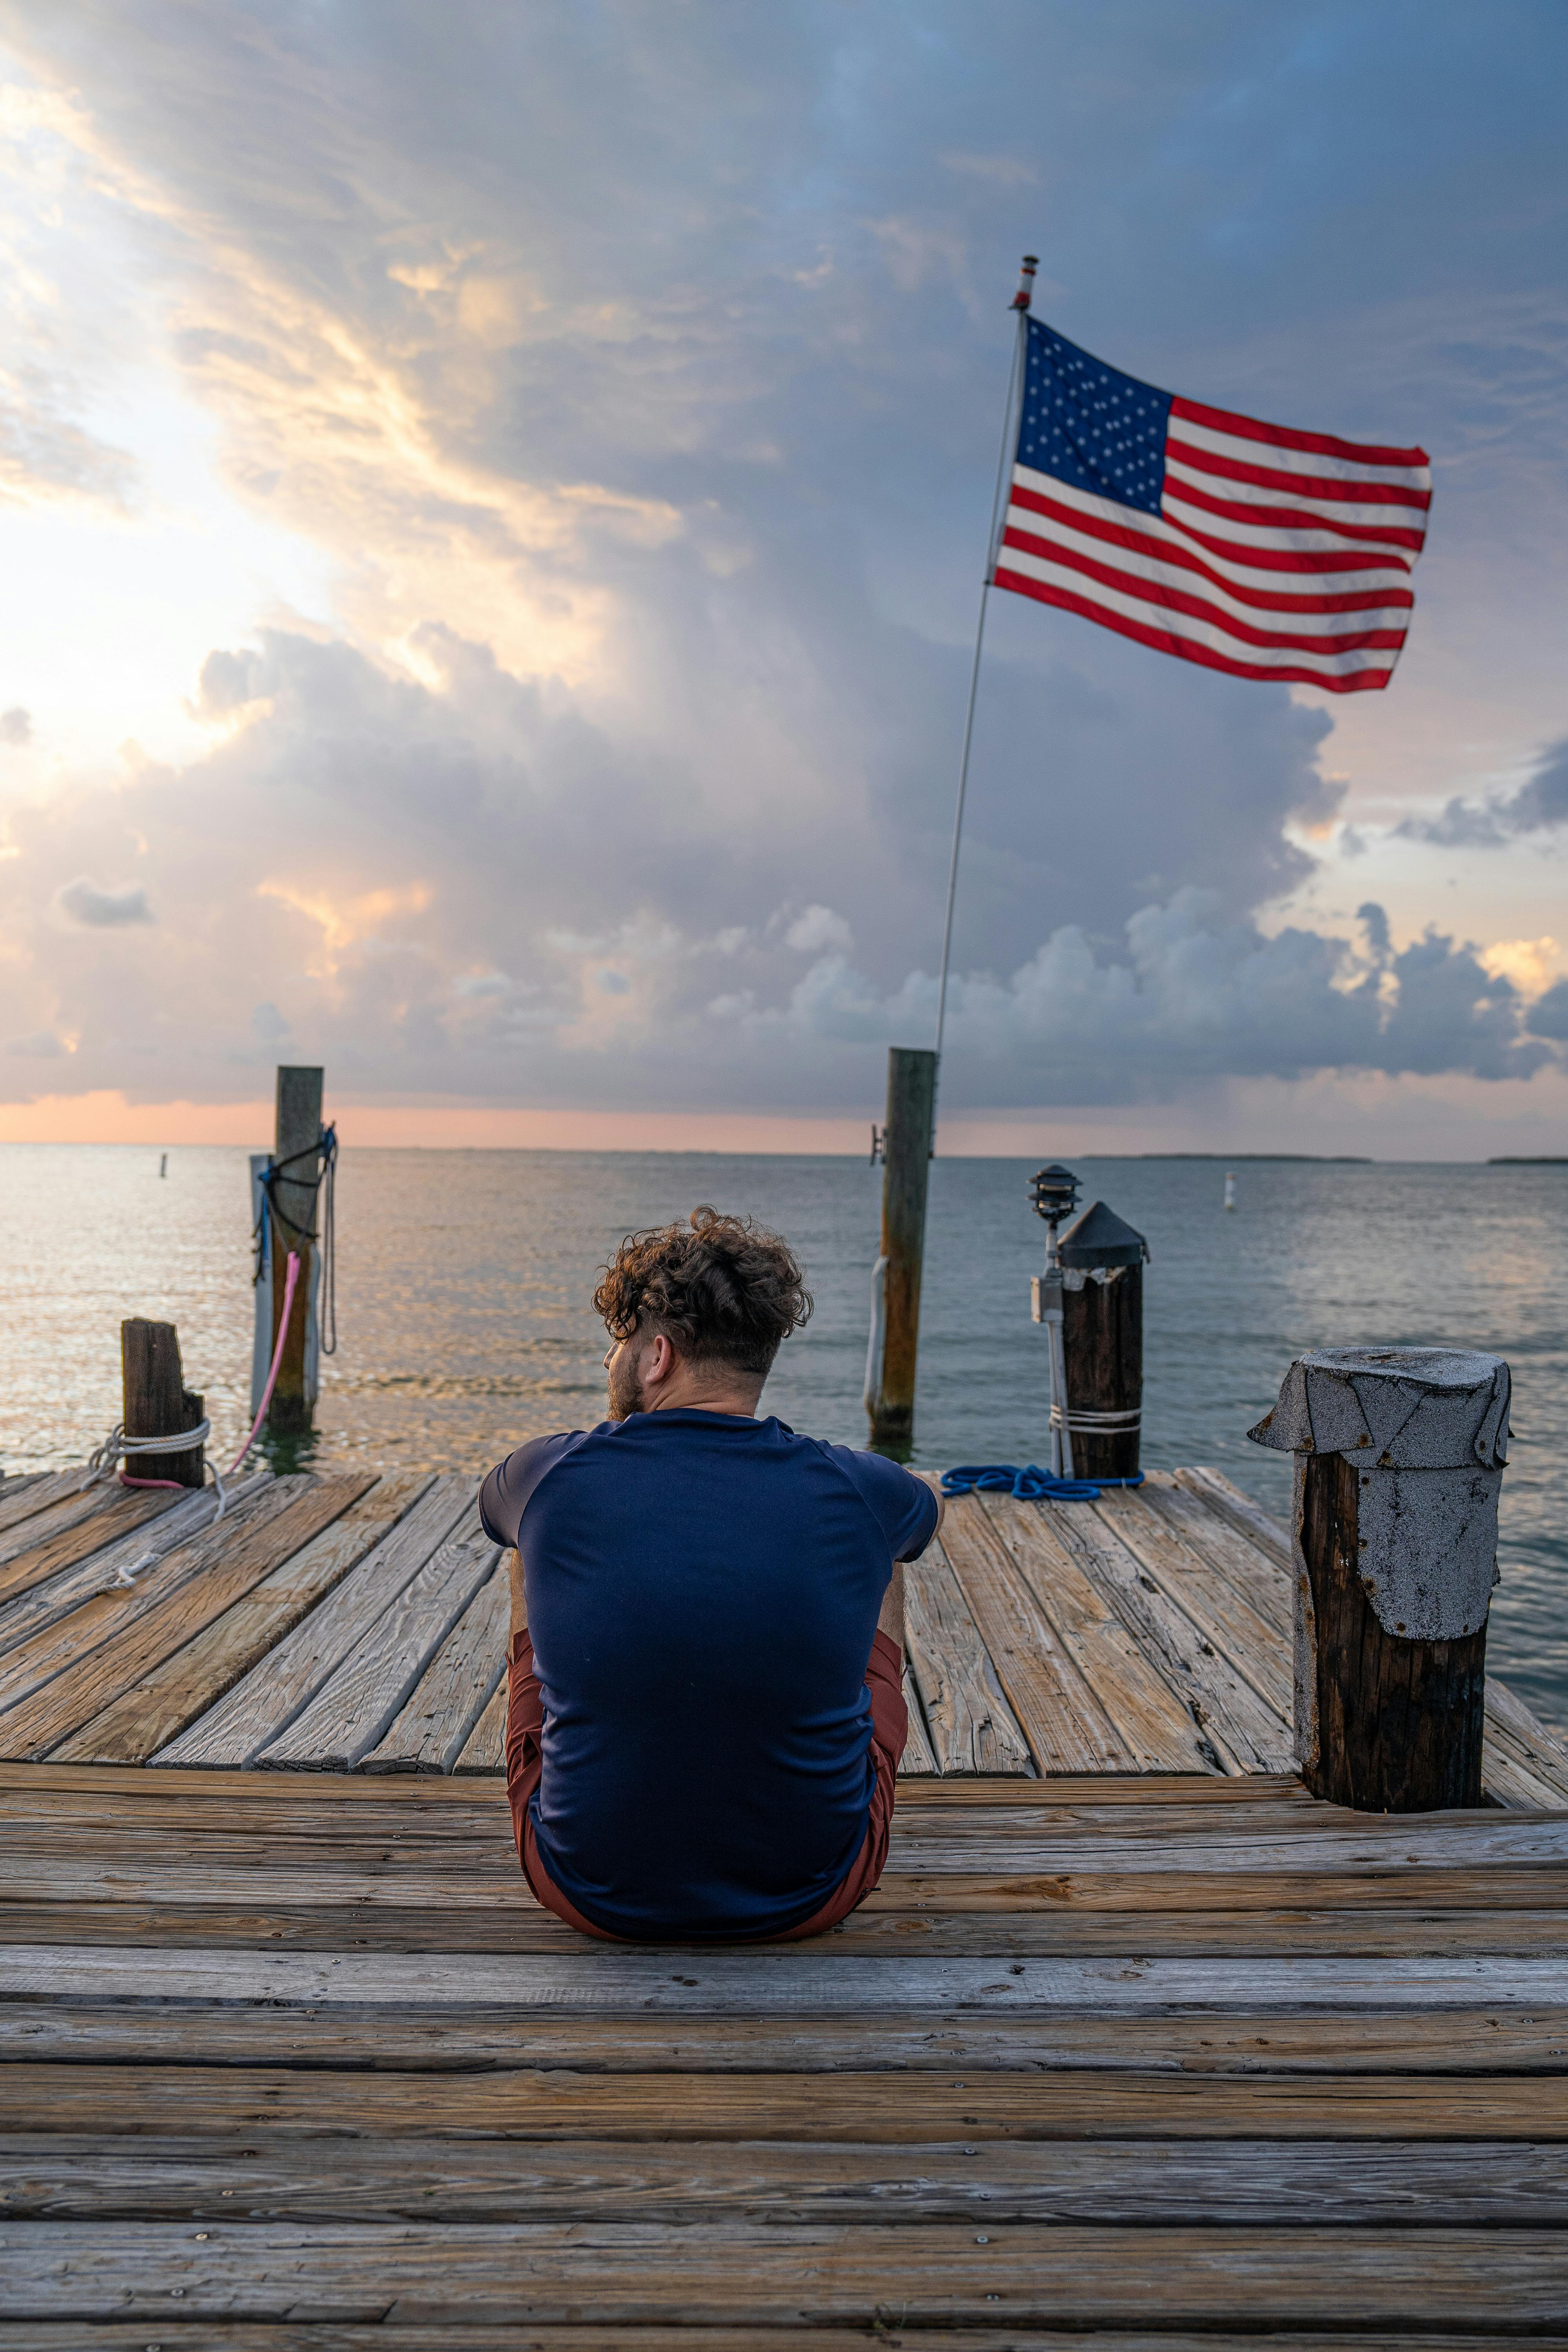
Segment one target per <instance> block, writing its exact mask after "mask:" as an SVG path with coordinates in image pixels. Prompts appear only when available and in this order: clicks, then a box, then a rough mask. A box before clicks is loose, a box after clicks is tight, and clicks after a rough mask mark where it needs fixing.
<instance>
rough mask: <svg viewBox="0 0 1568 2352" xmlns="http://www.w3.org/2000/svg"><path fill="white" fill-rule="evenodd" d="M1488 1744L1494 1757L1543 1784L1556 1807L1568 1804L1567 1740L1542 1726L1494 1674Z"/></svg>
mask: <svg viewBox="0 0 1568 2352" xmlns="http://www.w3.org/2000/svg"><path fill="white" fill-rule="evenodd" d="M1487 1741H1488V1745H1489V1748H1490V1749H1491V1750H1492V1752H1493V1753H1494V1754H1496V1755H1498V1756H1500V1757H1501V1756H1506V1757H1507V1758H1508V1759H1509V1760H1510V1763H1511V1764H1512V1765H1513V1766H1514V1767H1516V1768H1519V1769H1524V1770H1526V1771H1528V1772H1529V1773H1530V1775H1531V1779H1532V1780H1538V1781H1542V1782H1544V1783H1545V1785H1546V1786H1547V1787H1548V1788H1549V1789H1550V1790H1552V1799H1551V1801H1552V1803H1553V1804H1557V1805H1565V1804H1568V1739H1564V1738H1563V1735H1562V1734H1561V1733H1560V1732H1557V1731H1553V1730H1552V1727H1551V1725H1550V1724H1545V1723H1542V1720H1541V1718H1540V1717H1539V1716H1537V1715H1535V1714H1534V1713H1532V1711H1531V1709H1530V1708H1529V1707H1528V1706H1525V1704H1524V1701H1523V1700H1522V1699H1521V1698H1518V1697H1516V1696H1515V1695H1514V1693H1513V1692H1512V1691H1511V1690H1510V1689H1509V1687H1508V1685H1507V1684H1506V1683H1501V1682H1500V1681H1499V1680H1498V1678H1497V1676H1496V1675H1488V1676H1487Z"/></svg>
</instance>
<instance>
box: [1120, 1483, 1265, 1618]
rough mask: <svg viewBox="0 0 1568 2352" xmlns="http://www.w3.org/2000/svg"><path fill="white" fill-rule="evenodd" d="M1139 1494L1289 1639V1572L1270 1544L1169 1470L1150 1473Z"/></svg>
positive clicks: (1260, 1614)
mask: <svg viewBox="0 0 1568 2352" xmlns="http://www.w3.org/2000/svg"><path fill="white" fill-rule="evenodd" d="M1140 1491H1141V1492H1142V1496H1143V1499H1144V1500H1145V1501H1146V1502H1147V1503H1148V1505H1149V1507H1150V1508H1151V1510H1152V1511H1153V1512H1155V1513H1156V1514H1157V1516H1158V1517H1161V1518H1162V1519H1163V1520H1164V1522H1165V1524H1166V1525H1167V1527H1170V1528H1174V1530H1175V1531H1176V1533H1177V1534H1178V1535H1179V1536H1180V1537H1181V1538H1183V1540H1184V1542H1185V1543H1186V1544H1187V1545H1188V1546H1189V1548H1190V1549H1192V1550H1194V1551H1195V1552H1197V1553H1199V1554H1200V1555H1201V1556H1202V1558H1203V1559H1205V1560H1206V1561H1207V1562H1208V1564H1209V1565H1210V1567H1211V1568H1212V1569H1214V1570H1215V1573H1216V1574H1218V1575H1219V1576H1222V1577H1223V1578H1224V1579H1225V1580H1226V1582H1227V1583H1228V1584H1229V1585H1230V1586H1231V1587H1232V1589H1233V1590H1234V1591H1237V1593H1239V1594H1240V1596H1241V1598H1242V1599H1243V1600H1244V1601H1246V1602H1247V1605H1248V1607H1249V1608H1252V1609H1255V1610H1256V1611H1257V1612H1258V1616H1259V1617H1261V1618H1262V1619H1263V1621H1264V1622H1265V1624H1268V1625H1272V1626H1274V1627H1275V1628H1276V1629H1277V1630H1278V1631H1279V1633H1283V1634H1284V1635H1285V1636H1286V1637H1287V1639H1288V1638H1289V1632H1290V1575H1291V1571H1290V1570H1289V1569H1282V1568H1281V1565H1280V1562H1279V1557H1278V1555H1277V1553H1276V1551H1275V1549H1274V1547H1273V1545H1272V1544H1266V1543H1265V1542H1264V1541H1263V1540H1262V1538H1261V1537H1260V1535H1258V1533H1255V1532H1254V1531H1253V1530H1252V1529H1250V1528H1244V1527H1242V1526H1239V1525H1237V1521H1236V1519H1234V1518H1233V1517H1230V1516H1229V1515H1228V1514H1227V1513H1226V1512H1225V1511H1223V1510H1219V1509H1216V1508H1215V1501H1214V1500H1213V1499H1212V1498H1211V1497H1209V1496H1205V1495H1198V1494H1194V1492H1193V1491H1192V1489H1191V1488H1190V1487H1187V1486H1183V1485H1182V1484H1181V1483H1180V1482H1179V1481H1178V1479H1177V1478H1176V1477H1175V1475H1174V1474H1173V1472H1171V1471H1169V1470H1158V1471H1152V1472H1151V1473H1150V1475H1149V1477H1148V1478H1147V1480H1146V1481H1145V1483H1144V1485H1143V1486H1142V1489H1141V1490H1140Z"/></svg>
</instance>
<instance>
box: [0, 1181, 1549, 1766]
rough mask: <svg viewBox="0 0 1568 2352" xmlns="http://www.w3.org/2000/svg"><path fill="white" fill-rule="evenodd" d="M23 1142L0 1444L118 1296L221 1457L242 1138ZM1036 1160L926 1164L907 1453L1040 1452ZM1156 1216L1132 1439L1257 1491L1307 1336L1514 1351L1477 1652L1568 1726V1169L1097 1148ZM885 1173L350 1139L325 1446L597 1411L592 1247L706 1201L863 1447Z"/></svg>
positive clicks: (484, 1458)
mask: <svg viewBox="0 0 1568 2352" xmlns="http://www.w3.org/2000/svg"><path fill="white" fill-rule="evenodd" d="M158 1160H159V1154H158V1152H157V1151H155V1150H151V1151H149V1150H140V1149H137V1148H130V1147H127V1148H120V1147H103V1148H98V1149H91V1148H82V1147H75V1146H58V1147H55V1146H46V1145H37V1146H26V1145H14V1146H8V1147H5V1149H4V1150H0V1181H3V1183H4V1187H5V1236H6V1239H5V1251H6V1255H7V1260H8V1263H7V1265H6V1272H5V1314H6V1330H5V1347H4V1350H3V1355H0V1460H3V1461H4V1464H5V1467H6V1468H7V1469H9V1470H16V1469H19V1468H26V1467H37V1466H40V1465H47V1464H60V1463H65V1462H70V1461H79V1460H80V1459H81V1457H82V1456H83V1454H85V1453H86V1452H87V1450H88V1449H89V1446H90V1445H92V1444H94V1443H96V1441H97V1440H98V1439H99V1438H100V1437H101V1436H102V1435H103V1433H104V1432H105V1431H106V1430H107V1429H108V1428H109V1427H110V1424H111V1423H112V1422H113V1421H114V1420H115V1419H116V1418H117V1416H118V1412H119V1408H120V1395H119V1340H118V1326H119V1322H120V1319H121V1317H122V1316H124V1315H130V1314H144V1315H153V1316H159V1317H163V1318H168V1319H170V1320H172V1321H174V1322H176V1323H177V1324H178V1325H179V1328H180V1340H181V1347H182V1349H183V1353H184V1364H185V1376H186V1379H187V1381H188V1382H189V1383H190V1384H191V1386H193V1387H195V1388H198V1389H202V1390H204V1391H205V1395H206V1399H207V1409H208V1411H209V1412H210V1413H211V1414H212V1416H213V1420H214V1422H215V1424H216V1430H217V1433H218V1435H219V1437H220V1439H221V1440H222V1441H223V1444H224V1448H225V1452H224V1454H223V1458H225V1459H226V1458H227V1454H228V1453H229V1452H232V1450H233V1448H234V1447H235V1446H237V1444H238V1443H239V1442H240V1439H241V1437H242V1436H243V1434H244V1431H245V1428H246V1425H247V1420H248V1413H247V1403H248V1395H249V1378H250V1318H251V1294H250V1282H249V1265H250V1255H249V1234H248V1224H249V1218H248V1213H247V1173H246V1171H247V1161H246V1155H245V1154H244V1153H243V1152H240V1151H231V1150H210V1151H195V1150H192V1151H173V1152H171V1153H170V1155H169V1173H168V1178H167V1180H166V1181H159V1177H158ZM1032 1164H1033V1163H1032V1162H1028V1161H1025V1160H939V1161H937V1162H936V1163H935V1165H934V1166H933V1168H932V1171H931V1226H930V1233H929V1237H928V1243H927V1259H926V1287H925V1300H924V1307H923V1313H922V1323H921V1387H920V1403H919V1425H918V1430H917V1440H918V1443H917V1451H916V1459H917V1461H918V1462H919V1463H921V1464H922V1465H936V1466H941V1465H945V1464H949V1463H952V1462H958V1461H964V1462H976V1461H992V1462H996V1461H1005V1462H1026V1461H1033V1460H1038V1459H1040V1458H1041V1457H1042V1456H1043V1454H1044V1453H1045V1450H1046V1434H1045V1407H1046V1399H1045V1364H1044V1349H1043V1345H1042V1334H1041V1333H1040V1332H1039V1331H1038V1329H1037V1328H1036V1327H1035V1326H1034V1325H1033V1324H1032V1323H1031V1322H1030V1320H1029V1280H1028V1278H1029V1276H1030V1275H1031V1273H1033V1272H1035V1271H1037V1268H1038V1265H1039V1263H1040V1258H1041V1253H1042V1244H1043V1229H1042V1227H1041V1226H1040V1225H1039V1223H1038V1222H1037V1220H1036V1219H1035V1217H1034V1216H1032V1215H1031V1213H1030V1212H1029V1209H1028V1206H1027V1203H1026V1198H1025V1183H1026V1178H1027V1176H1028V1173H1029V1171H1030V1167H1031V1166H1032ZM1075 1164H1076V1166H1077V1169H1078V1172H1079V1176H1080V1177H1081V1178H1082V1180H1083V1185H1084V1198H1085V1200H1086V1201H1089V1200H1092V1199H1094V1198H1095V1197H1096V1196H1097V1195H1098V1196H1100V1197H1102V1198H1104V1199H1105V1200H1107V1201H1109V1202H1110V1205H1111V1206H1112V1207H1113V1208H1114V1209H1115V1210H1117V1211H1118V1213H1120V1214H1121V1215H1122V1216H1124V1217H1126V1218H1127V1219H1128V1220H1129V1221H1130V1223H1132V1224H1134V1225H1136V1226H1137V1227H1138V1228H1139V1230H1140V1231H1141V1232H1142V1233H1143V1234H1146V1236H1147V1237H1148V1240H1149V1243H1150V1246H1151V1248H1152V1252H1153V1262H1152V1265H1150V1267H1149V1269H1148V1271H1147V1274H1146V1276H1145V1294H1144V1295H1145V1301H1146V1308H1145V1312H1146V1317H1147V1328H1146V1338H1145V1370H1146V1381H1147V1385H1146V1389H1145V1399H1144V1423H1145V1432H1146V1435H1145V1446H1144V1460H1145V1462H1146V1463H1148V1464H1150V1465H1175V1464H1178V1463H1184V1462H1213V1463H1216V1464H1218V1465H1220V1467H1221V1468H1223V1469H1224V1470H1225V1471H1226V1473H1227V1474H1228V1475H1230V1476H1231V1477H1233V1478H1235V1479H1237V1481H1238V1482H1239V1483H1240V1484H1242V1485H1243V1486H1247V1488H1248V1489H1249V1490H1250V1491H1251V1492H1252V1493H1254V1494H1256V1495H1257V1496H1258V1497H1259V1499H1260V1500H1262V1501H1264V1502H1266V1503H1267V1504H1268V1506H1269V1507H1271V1508H1273V1509H1275V1510H1277V1511H1282V1510H1283V1509H1284V1508H1285V1507H1286V1505H1287V1503H1288V1499H1289V1475H1290V1474H1289V1463H1288V1462H1287V1461H1285V1460H1283V1459H1282V1458H1281V1457H1280V1456H1279V1455H1275V1454H1265V1453H1263V1452H1260V1451H1259V1449H1258V1447H1256V1446H1251V1445H1248V1444H1247V1442H1246V1437H1245V1432H1246V1430H1247V1426H1248V1424H1249V1423H1251V1422H1254V1421H1256V1420H1257V1419H1258V1416H1259V1414H1261V1413H1262V1412H1265V1411H1266V1410H1267V1409H1268V1405H1269V1404H1271V1403H1272V1402H1273V1400H1274V1397H1275V1394H1276V1392H1277V1391H1278V1387H1279V1378H1280V1375H1281V1374H1282V1372H1283V1371H1284V1370H1285V1367H1286V1365H1287V1364H1288V1363H1289V1360H1290V1358H1291V1357H1292V1356H1293V1355H1295V1354H1297V1353H1299V1352H1300V1349H1303V1348H1308V1347H1314V1346H1324V1345H1341V1346H1343V1345H1351V1344H1357V1343H1365V1344H1372V1345H1379V1344H1381V1345H1387V1346H1400V1345H1411V1344H1428V1343H1429V1344H1444V1343H1447V1344H1452V1345H1459V1344H1462V1345H1465V1346H1470V1347H1481V1348H1491V1349H1496V1350H1497V1351H1498V1352H1499V1353H1500V1354H1501V1355H1505V1356H1506V1357H1507V1358H1508V1359H1509V1360H1510V1364H1511V1365H1512V1368H1513V1375H1514V1390H1515V1412H1516V1416H1517V1420H1518V1423H1519V1429H1520V1434H1519V1436H1518V1437H1517V1439H1516V1443H1515V1445H1514V1449H1513V1457H1512V1463H1511V1465H1510V1470H1509V1473H1508V1475H1507V1477H1506V1478H1505V1480H1504V1482H1503V1504H1502V1552H1501V1565H1502V1570H1503V1582H1502V1585H1501V1587H1500V1590H1499V1592H1498V1595H1497V1598H1496V1600H1495V1601H1494V1603H1493V1609H1492V1618H1491V1625H1492V1633H1491V1643H1490V1655H1491V1658H1492V1660H1493V1663H1494V1664H1496V1665H1497V1666H1498V1667H1499V1668H1500V1670H1501V1671H1504V1672H1505V1673H1506V1674H1507V1675H1509V1676H1510V1679H1511V1680H1512V1681H1513V1682H1514V1684H1515V1685H1516V1686H1517V1687H1518V1688H1519V1689H1520V1691H1521V1695H1523V1696H1526V1697H1527V1698H1529V1699H1530V1700H1531V1703H1532V1704H1533V1705H1534V1706H1538V1707H1539V1708H1540V1709H1541V1711H1542V1713H1543V1714H1545V1715H1547V1716H1549V1717H1552V1719H1553V1720H1555V1721H1557V1722H1559V1723H1563V1722H1568V1625H1565V1623H1564V1608H1565V1603H1568V1534H1565V1528H1564V1507H1565V1505H1568V1276H1565V1273H1564V1262H1563V1244H1564V1238H1565V1233H1568V1171H1564V1170H1562V1169H1557V1168H1534V1169H1531V1168H1476V1167H1457V1168H1442V1167H1408V1166H1399V1165H1387V1166H1380V1167H1362V1166H1331V1165H1326V1164H1313V1165H1293V1164H1290V1163H1289V1162H1281V1161H1274V1162H1268V1163H1248V1162H1245V1161H1244V1162H1241V1163H1238V1164H1237V1210H1236V1213H1234V1214H1232V1215H1227V1214H1226V1213H1225V1210H1224V1207H1223V1197H1224V1176H1225V1171H1224V1169H1223V1167H1221V1166H1219V1165H1218V1164H1216V1163H1215V1162H1210V1161H1180V1160H1081V1161H1079V1162H1077V1163H1075ZM879 1182H880V1178H879V1171H872V1170H870V1169H868V1168H867V1167H866V1166H864V1165H863V1164H861V1163H859V1162H858V1161H855V1160H804V1159H740V1158H736V1159H729V1158H721V1157H718V1156H710V1155H706V1154H704V1155H695V1154H693V1155H690V1156H684V1155H679V1154H649V1155H646V1156H644V1155H638V1154H631V1153H627V1154H616V1153H588V1152H584V1153H571V1152H522V1151H519V1152H504V1151H497V1152H425V1151H345V1152H344V1154H343V1155H342V1167H341V1172H340V1177H339V1185H338V1225H339V1234H340V1239H341V1244H342V1264H341V1268H340V1274H339V1284H338V1298H339V1318H340V1323H341V1326H342V1347H341V1349H340V1351H339V1353H338V1355H337V1357H336V1358H335V1359H334V1360H332V1361H331V1363H329V1364H328V1365H327V1367H326V1368H325V1377H324V1381H323V1387H322V1398H321V1408H320V1412H319V1420H320V1423H321V1435H320V1443H319V1445H318V1447H317V1451H316V1459H317V1460H318V1461H319V1462H321V1463H322V1464H326V1463H331V1462H333V1461H337V1462H350V1461H353V1462H363V1463H366V1464H374V1465H386V1466H389V1467H390V1466H399V1465H400V1466H405V1467H415V1466H419V1467H428V1468H468V1469H473V1470H479V1469H483V1468H485V1467H487V1466H488V1465H489V1464H490V1463H491V1462H492V1461H494V1460H496V1459H497V1458H498V1457H499V1456H500V1454H503V1453H504V1452H505V1451H506V1450H507V1448H508V1447H509V1446H510V1445H511V1444H515V1443H516V1442H517V1440H518V1439H519V1438H521V1437H524V1436H528V1435H530V1434H531V1433H535V1432H538V1431H541V1430H549V1429H562V1428H572V1427H576V1426H579V1425H581V1424H582V1423H586V1422H591V1421H595V1420H596V1419H598V1418H599V1416H600V1413H601V1411H602V1401H603V1396H604V1381H603V1374H602V1372H601V1370H600V1366H599V1360H600V1357H601V1355H602V1353H603V1350H604V1346H605V1340H604V1334H603V1332H602V1331H601V1330H600V1328H599V1327H598V1325H597V1324H596V1323H595V1318H594V1313H593V1307H592V1305H591V1294H592V1291H593V1287H594V1280H595V1269H596V1268H597V1267H598V1266H599V1265H601V1264H602V1263H603V1261H604V1258H605V1254H606V1253H607V1252H608V1251H609V1250H610V1249H612V1248H613V1247H614V1245H615V1243H616V1240H617V1239H618V1238H619V1236H620V1235H621V1234H622V1233H624V1232H625V1231H626V1230H627V1229H628V1228H629V1227H631V1226H635V1225H638V1224H647V1223H654V1222H657V1221H658V1220H661V1219H664V1218H667V1217H670V1216H675V1215H679V1214H683V1213H685V1212H686V1211H687V1210H689V1208H691V1207H692V1206H693V1204H694V1203H695V1202H699V1201H711V1202H714V1203H715V1205H716V1206H718V1207H721V1208H733V1209H740V1210H750V1211H752V1212H753V1213H755V1214H756V1215H758V1216H759V1217H762V1218H763V1219H764V1220H766V1221H767V1222H768V1223H773V1224H776V1225H778V1226H779V1227H780V1228H781V1229H782V1230H783V1231H784V1233H786V1234H788V1235H789V1237H790V1239H791V1240H792V1241H793V1242H794V1243H795V1245H796V1247H797V1248H798V1249H799V1251H800V1253H801V1255H802V1256H803V1257H804V1258H805V1264H806V1269H807V1275H808V1278H809V1280H810V1282H811V1285H812V1287H813V1290H814V1291H815V1293H816V1302H817V1306H816V1316H815V1317H814V1318H813V1320H812V1323H811V1325H810V1328H808V1329H807V1331H806V1332H805V1334H804V1335H802V1336H801V1337H800V1338H798V1339H795V1340H792V1341H791V1342H790V1344H789V1346H788V1347H787V1348H786V1349H785V1350H784V1356H783V1357H782V1358H781V1360H780V1364H779V1369H778V1370H777V1371H776V1372H775V1374H774V1376H773V1381H771V1382H770V1385H769V1389H768V1391H767V1402H768V1403H769V1404H770V1405H771V1406H772V1408H773V1411H774V1412H778V1413H780V1414H781V1415H782V1416H783V1417H784V1419H785V1420H786V1421H789V1422H791V1423H793V1424H794V1425H795V1426H796V1427H797V1428H801V1429H807V1430H810V1431H812V1432H813V1433H816V1434H817V1435H820V1436H826V1437H834V1438H842V1439H847V1440H848V1441H850V1442H851V1443H854V1444H859V1443H863V1442H864V1436H865V1417H864V1414H863V1412H862V1410H861V1406H860V1386H861V1379H862V1374H863V1370H864V1364H865V1353H866V1323H867V1309H868V1288H869V1278H870V1267H871V1263H872V1260H873V1258H874V1257H875V1255H876V1248H877V1230H878V1216H879Z"/></svg>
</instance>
